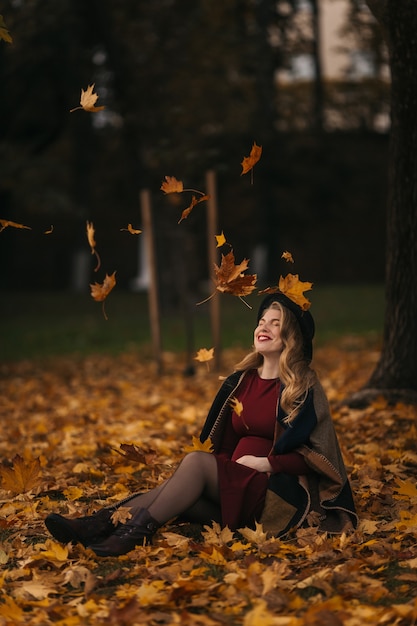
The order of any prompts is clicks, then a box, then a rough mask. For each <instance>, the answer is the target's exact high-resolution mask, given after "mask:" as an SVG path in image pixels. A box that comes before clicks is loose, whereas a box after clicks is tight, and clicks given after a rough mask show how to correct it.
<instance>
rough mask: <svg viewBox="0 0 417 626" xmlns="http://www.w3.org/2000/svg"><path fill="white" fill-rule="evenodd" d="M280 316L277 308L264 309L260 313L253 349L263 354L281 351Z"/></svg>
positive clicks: (279, 352)
mask: <svg viewBox="0 0 417 626" xmlns="http://www.w3.org/2000/svg"><path fill="white" fill-rule="evenodd" d="M281 317H282V313H281V311H280V310H279V309H277V308H269V309H266V310H265V311H264V312H263V313H262V317H261V319H260V320H259V323H258V326H257V327H256V328H255V331H254V345H255V350H257V352H259V353H260V354H262V355H263V356H266V355H270V354H274V353H276V354H277V355H279V354H281V352H282V349H283V343H282V339H281Z"/></svg>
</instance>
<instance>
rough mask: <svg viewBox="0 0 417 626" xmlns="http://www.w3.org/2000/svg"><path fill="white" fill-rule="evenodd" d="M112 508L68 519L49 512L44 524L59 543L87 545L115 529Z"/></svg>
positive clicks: (97, 541) (102, 538) (100, 539)
mask: <svg viewBox="0 0 417 626" xmlns="http://www.w3.org/2000/svg"><path fill="white" fill-rule="evenodd" d="M113 513H114V509H102V510H101V511H98V513H94V514H93V515H88V516H86V517H78V518H74V519H69V518H67V517H63V516H62V515H58V513H51V514H50V515H48V517H47V518H46V520H45V525H46V527H47V529H48V530H49V532H50V533H51V535H52V536H53V537H55V539H57V540H58V541H60V542H61V543H70V542H72V543H82V544H83V546H85V547H86V546H88V545H90V544H91V543H99V542H100V541H103V540H104V539H106V537H108V536H109V535H111V534H112V533H113V532H114V531H115V528H116V527H115V526H114V524H113V522H112V521H111V516H112V515H113Z"/></svg>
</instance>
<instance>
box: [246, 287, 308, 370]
mask: <svg viewBox="0 0 417 626" xmlns="http://www.w3.org/2000/svg"><path fill="white" fill-rule="evenodd" d="M273 302H279V303H280V304H282V306H285V308H287V309H289V310H290V311H291V312H292V313H294V315H295V317H296V318H297V322H298V324H299V326H300V329H301V334H302V336H303V347H304V355H305V357H306V359H308V360H309V361H311V359H312V358H313V337H314V331H315V324H314V319H313V316H312V315H311V313H310V311H304V310H303V309H302V308H301V307H300V306H299V305H298V304H296V303H295V302H293V301H292V300H290V298H288V297H287V296H286V295H284V294H283V293H281V292H279V291H278V292H277V293H269V294H268V295H267V296H265V298H264V299H263V300H262V302H261V304H260V307H259V310H258V317H257V319H256V321H257V322H259V320H260V319H261V317H262V315H263V312H264V311H265V309H268V308H269V307H270V306H271V304H272V303H273Z"/></svg>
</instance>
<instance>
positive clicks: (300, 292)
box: [258, 274, 313, 311]
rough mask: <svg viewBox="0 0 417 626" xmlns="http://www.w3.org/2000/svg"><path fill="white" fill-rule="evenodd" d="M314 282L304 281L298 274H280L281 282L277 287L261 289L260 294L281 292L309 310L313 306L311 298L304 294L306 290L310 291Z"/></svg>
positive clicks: (305, 309) (302, 307) (304, 309)
mask: <svg viewBox="0 0 417 626" xmlns="http://www.w3.org/2000/svg"><path fill="white" fill-rule="evenodd" d="M312 287H313V283H309V282H303V281H301V280H299V279H298V274H287V276H285V278H283V277H282V276H280V278H279V283H278V285H276V286H275V287H267V288H266V289H262V291H259V292H258V293H259V294H265V293H278V292H281V293H283V294H284V295H285V296H287V298H289V299H290V300H292V301H293V302H295V304H298V306H299V307H300V308H301V309H302V310H303V311H308V309H309V308H310V306H311V302H310V300H308V299H307V298H306V297H305V296H304V291H310V289H311V288H312Z"/></svg>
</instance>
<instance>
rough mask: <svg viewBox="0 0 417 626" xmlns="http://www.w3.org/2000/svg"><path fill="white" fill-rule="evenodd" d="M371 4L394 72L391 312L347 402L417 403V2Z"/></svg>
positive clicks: (389, 211) (388, 306)
mask: <svg viewBox="0 0 417 626" xmlns="http://www.w3.org/2000/svg"><path fill="white" fill-rule="evenodd" d="M368 4H369V6H370V8H371V10H372V11H373V13H374V15H375V16H376V18H377V19H378V20H379V21H380V23H381V25H382V27H383V30H384V33H385V37H386V39H387V43H388V47H389V55H390V68H391V138H390V157H389V197H388V206H387V251H386V260H387V264H386V310H385V323H384V334H383V345H382V353H381V356H380V360H379V362H378V364H377V366H376V368H375V371H374V372H373V374H372V376H371V378H370V380H369V382H368V383H367V385H366V387H365V388H364V389H363V390H361V391H360V392H358V393H357V394H354V395H353V396H352V397H351V398H350V399H349V401H348V402H349V404H350V405H352V404H358V403H359V404H367V403H368V402H369V401H370V400H371V399H372V398H373V397H375V396H376V395H384V396H385V397H387V398H388V399H389V400H390V401H393V402H395V401H398V400H403V401H406V402H412V403H417V115H416V106H417V74H416V71H415V60H416V58H417V37H416V33H417V3H416V1H415V0H402V1H401V3H398V1H397V0H379V1H378V0H368Z"/></svg>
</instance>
